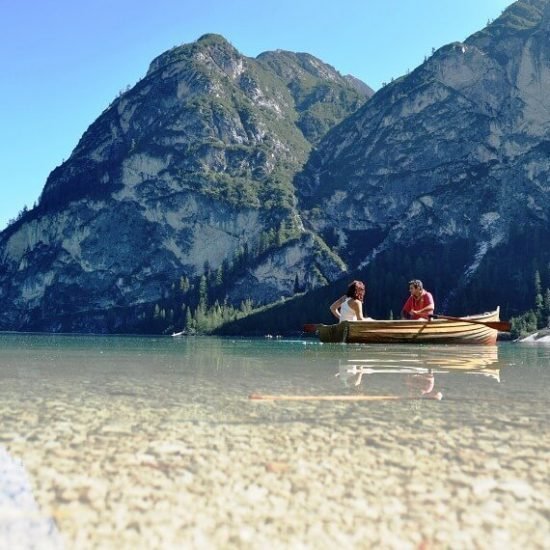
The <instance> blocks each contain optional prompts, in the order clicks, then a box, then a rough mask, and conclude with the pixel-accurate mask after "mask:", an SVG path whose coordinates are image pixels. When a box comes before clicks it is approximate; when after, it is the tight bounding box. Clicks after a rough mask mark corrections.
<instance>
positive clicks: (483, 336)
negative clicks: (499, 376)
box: [316, 308, 500, 346]
mask: <svg viewBox="0 0 550 550" xmlns="http://www.w3.org/2000/svg"><path fill="white" fill-rule="evenodd" d="M462 319H468V320H470V321H478V322H481V323H483V322H489V321H500V319H499V309H498V308H497V309H496V310H495V311H491V312H488V313H483V314H480V315H471V316H468V317H463V318H462ZM316 328H317V333H318V335H319V339H320V340H321V342H327V343H329V342H332V343H346V344H414V343H418V344H475V345H486V346H492V345H495V344H496V341H497V335H498V332H497V331H496V330H495V329H493V328H490V327H488V326H486V325H483V324H477V323H471V322H467V321H449V320H446V319H432V320H430V321H424V320H414V321H410V320H388V321H386V320H382V321H343V322H341V323H338V324H336V325H317V327H316Z"/></svg>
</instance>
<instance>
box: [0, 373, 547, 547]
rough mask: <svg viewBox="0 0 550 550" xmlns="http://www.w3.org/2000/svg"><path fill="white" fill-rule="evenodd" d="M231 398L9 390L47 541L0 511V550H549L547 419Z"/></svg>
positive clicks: (208, 391) (2, 441) (75, 383)
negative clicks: (17, 549)
mask: <svg viewBox="0 0 550 550" xmlns="http://www.w3.org/2000/svg"><path fill="white" fill-rule="evenodd" d="M222 382H224V386H225V391H224V393H223V395H220V391H219V388H220V385H219V381H218V382H217V383H216V381H213V380H210V381H205V380H198V379H197V380H194V381H193V380H187V381H186V383H185V385H179V384H178V383H176V382H175V381H174V380H171V379H170V378H169V377H166V378H165V379H164V380H157V381H155V382H149V383H147V384H146V383H142V384H136V383H135V381H134V382H132V383H130V382H126V381H124V380H121V379H116V380H114V381H113V380H105V381H104V383H102V384H99V383H98V382H97V381H87V380H85V379H71V378H64V379H63V380H49V379H47V378H45V379H44V380H43V381H42V382H40V383H38V382H35V383H33V384H30V385H29V384H26V382H25V379H24V378H21V379H18V378H13V379H11V380H7V381H4V388H3V390H2V399H1V400H0V417H1V419H2V423H1V427H0V449H3V451H2V452H3V454H2V455H0V459H2V460H0V467H1V465H2V463H3V465H4V470H3V472H4V473H3V476H4V480H6V479H8V478H9V476H12V482H13V483H20V484H21V483H23V484H24V483H25V481H24V480H27V482H28V483H29V486H30V491H31V493H32V499H34V503H35V504H33V503H32V499H31V500H29V501H28V502H27V503H19V519H21V518H26V519H27V520H28V521H31V520H32V521H34V522H35V523H34V525H35V529H37V530H38V531H36V533H39V534H38V535H36V537H34V538H33V537H32V536H31V540H29V537H28V536H27V538H25V537H24V536H23V535H20V536H21V538H20V539H17V536H18V535H17V533H15V534H14V529H16V527H14V523H13V517H12V516H10V513H11V512H10V513H8V508H7V507H6V506H4V507H3V508H2V507H1V506H0V547H5V544H6V541H8V542H9V541H12V542H13V540H19V542H20V544H21V547H28V548H58V547H59V548H61V547H64V548H68V549H73V548H78V549H80V548H85V549H95V548H101V549H105V548H117V549H126V548H128V549H130V548H131V549H135V548H176V547H177V548H223V549H231V548H238V549H241V548H250V549H252V548H292V549H306V548H308V549H309V548H312V549H313V548H315V549H325V548H326V549H331V550H332V549H333V548H334V547H335V546H337V547H342V548H390V549H393V548H395V549H400V550H402V549H409V548H410V549H422V550H427V549H432V548H434V549H436V548H453V549H455V548H464V549H466V548H467V549H476V548H480V549H481V548H483V549H485V548H506V549H513V548H518V549H519V548H521V549H523V548H529V549H537V548H540V549H543V548H548V540H549V539H548V535H549V526H550V525H549V518H550V496H549V486H548V464H549V463H550V452H549V437H548V425H549V424H548V413H547V410H548V407H547V402H544V401H543V400H541V399H539V398H535V399H533V398H532V396H529V399H526V400H525V402H521V401H520V402H518V403H516V404H515V405H514V406H510V404H509V403H505V402H502V401H499V400H498V399H497V398H496V397H494V398H493V397H492V396H491V395H489V396H485V397H486V398H484V399H473V398H471V400H470V401H469V400H468V398H464V399H460V400H458V399H456V400H453V399H452V398H449V399H447V397H448V396H449V394H450V393H451V392H449V391H444V398H443V400H442V401H433V400H432V401H406V400H404V401H397V402H396V401H391V402H390V401H388V402H372V403H369V402H361V403H359V402H358V403H353V402H351V403H350V402H347V403H339V402H328V403H326V402H305V403H301V402H254V401H250V400H248V398H247V396H248V395H249V393H250V390H251V389H252V388H250V387H248V386H247V385H246V384H242V383H238V382H234V383H232V382H231V380H229V379H227V380H224V381H222ZM484 383H485V382H484ZM486 384H487V387H489V384H493V386H494V383H493V382H491V381H487V382H486ZM291 388H292V384H291V383H289V387H288V388H279V389H280V390H283V389H284V390H286V391H285V393H289V392H290V390H291ZM255 389H257V390H261V389H262V388H255ZM481 395H482V396H483V391H482V392H481ZM496 395H497V394H495V396H496ZM2 461H3V462H2ZM10 465H11V466H10ZM14 465H15V466H14ZM22 480H23V481H22ZM11 504H13V502H12V503H11ZM38 511H39V512H38ZM49 520H52V521H53V524H54V526H55V530H52V529H51V524H50V523H48V521H49ZM41 525H42V527H41ZM44 525H46V526H49V527H47V528H46V531H47V532H46V533H45V534H44V531H43V529H44V527H43V526H44ZM25 529H26V533H27V534H28V533H29V532H31V531H29V529H28V528H25ZM41 529H42V531H41ZM9 537H12V538H11V539H10V538H9ZM14 537H16V538H15V539H14ZM26 545H28V546H26Z"/></svg>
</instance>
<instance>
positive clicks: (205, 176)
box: [0, 35, 366, 332]
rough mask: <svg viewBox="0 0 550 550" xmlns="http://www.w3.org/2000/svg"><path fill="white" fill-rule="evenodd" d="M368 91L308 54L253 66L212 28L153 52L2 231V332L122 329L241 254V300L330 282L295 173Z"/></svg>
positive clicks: (231, 293)
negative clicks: (306, 221)
mask: <svg viewBox="0 0 550 550" xmlns="http://www.w3.org/2000/svg"><path fill="white" fill-rule="evenodd" d="M365 99H366V96H365V93H364V92H359V91H358V90H357V85H356V84H353V85H352V84H351V83H350V82H349V81H348V79H346V78H345V77H343V76H342V75H340V74H339V73H338V72H337V71H336V70H334V69H333V68H332V67H330V66H328V65H326V64H324V63H322V62H321V61H320V60H318V59H316V58H314V57H312V56H310V55H307V54H294V53H290V52H282V51H277V52H268V53H264V54H262V55H260V56H259V57H258V58H257V59H251V58H247V57H244V56H242V55H241V54H239V52H237V51H236V50H235V49H234V48H233V47H232V46H231V45H230V44H229V43H228V42H227V41H226V40H225V39H224V38H222V37H221V36H218V35H205V36H203V37H201V38H200V39H199V40H198V41H197V42H195V43H193V44H188V45H184V46H181V47H177V48H174V49H172V50H170V51H168V52H166V53H164V54H162V55H161V56H159V57H158V58H157V59H155V60H154V61H153V62H152V63H151V65H150V67H149V71H148V73H147V75H146V76H145V77H144V78H143V79H142V80H141V81H140V82H139V83H138V84H136V85H135V86H134V87H133V88H132V89H131V90H129V91H127V92H126V93H124V94H122V95H121V96H119V97H118V98H117V99H116V100H114V101H113V103H112V104H111V105H110V106H109V108H108V109H106V111H105V112H103V113H102V114H101V116H99V118H98V119H97V120H96V121H95V122H94V123H93V124H92V125H91V126H90V127H89V128H88V130H87V131H86V132H85V133H84V135H83V136H82V138H81V140H80V142H79V143H78V145H77V147H76V148H75V150H74V151H73V153H72V155H71V157H70V158H69V160H68V161H67V162H65V163H64V164H63V165H61V166H59V167H57V168H56V169H55V170H54V171H53V172H52V173H51V174H50V176H49V178H48V181H47V182H46V185H45V187H44V190H43V192H42V196H41V198H40V201H39V205H38V207H37V208H35V209H34V210H32V211H31V212H28V213H27V214H25V215H24V216H23V217H22V219H20V220H18V221H17V222H16V223H15V224H13V225H12V226H10V227H9V228H7V229H6V230H5V231H4V232H3V233H2V234H0V306H1V307H0V329H25V330H29V329H34V330H53V331H60V330H64V331H73V330H78V331H100V332H104V331H123V330H130V331H131V330H134V329H135V328H136V327H135V326H134V325H135V322H136V319H138V318H139V317H143V316H146V315H147V314H148V312H150V311H151V309H152V307H153V306H154V305H155V304H156V303H158V302H159V301H161V300H162V299H163V298H165V297H166V295H167V292H169V290H170V288H171V286H172V285H173V284H174V282H175V281H178V280H179V279H180V278H181V277H185V278H188V279H190V280H193V278H197V277H200V276H201V274H203V273H204V272H205V271H207V270H210V271H211V270H216V269H218V268H219V267H220V266H221V265H222V263H223V262H224V260H227V259H229V260H232V259H233V258H235V257H236V256H239V255H240V254H241V253H242V251H243V249H244V248H246V249H247V251H248V254H247V260H248V262H247V265H246V266H245V269H241V272H242V273H241V274H240V275H239V274H238V273H234V274H233V276H232V280H231V283H230V284H227V285H226V288H225V289H224V290H225V294H226V295H227V297H228V298H229V299H230V300H236V301H237V302H236V303H237V304H238V300H242V299H243V298H244V297H245V295H249V294H252V295H253V298H254V301H255V303H257V304H258V303H259V304H262V303H265V302H266V301H269V300H271V299H280V297H281V296H290V295H292V294H293V292H294V286H295V274H296V273H301V274H303V275H301V276H300V279H301V284H302V285H305V287H311V288H313V287H315V286H318V285H319V284H325V283H326V282H327V281H330V280H333V279H334V278H336V277H338V276H339V275H341V274H342V273H343V272H344V270H345V265H344V263H343V262H342V261H341V259H340V258H338V257H337V256H336V255H334V254H332V253H330V251H329V250H328V248H327V247H326V246H323V243H322V242H321V241H320V239H318V238H317V237H315V236H314V235H313V234H311V233H310V232H309V231H306V230H305V229H304V227H303V225H302V222H301V218H300V214H299V212H298V210H297V208H296V202H297V200H296V197H295V192H294V187H293V185H292V179H293V177H294V175H295V173H296V172H297V171H299V170H300V169H301V167H302V166H303V164H304V163H305V162H306V160H307V158H308V155H309V152H310V150H311V148H312V146H313V145H315V144H316V143H317V142H318V141H319V140H320V139H321V138H322V137H323V136H324V134H325V133H326V131H327V130H329V129H330V128H332V127H333V126H334V125H335V124H337V123H339V122H340V121H341V120H342V119H343V118H345V117H346V116H348V115H349V114H351V113H352V112H354V111H355V110H356V109H357V108H358V107H360V106H361V105H362V104H363V103H364V101H365ZM273 266H277V268H276V269H274V268H273ZM225 267H226V269H227V265H226V266H225ZM268 272H269V273H268ZM252 285H253V292H252V293H250V292H248V293H247V292H246V288H249V289H250V288H252Z"/></svg>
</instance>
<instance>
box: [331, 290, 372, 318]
mask: <svg viewBox="0 0 550 550" xmlns="http://www.w3.org/2000/svg"><path fill="white" fill-rule="evenodd" d="M365 292H366V290H365V284H364V283H363V282H361V281H352V282H351V283H350V284H349V286H348V290H347V292H346V294H345V295H344V296H341V297H340V298H338V300H336V301H335V302H334V303H333V304H332V305H331V306H330V311H331V313H332V314H333V315H334V317H336V319H338V321H339V322H340V323H341V322H342V321H369V320H370V317H364V316H363V300H364V299H365Z"/></svg>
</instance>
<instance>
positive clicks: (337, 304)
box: [330, 296, 347, 320]
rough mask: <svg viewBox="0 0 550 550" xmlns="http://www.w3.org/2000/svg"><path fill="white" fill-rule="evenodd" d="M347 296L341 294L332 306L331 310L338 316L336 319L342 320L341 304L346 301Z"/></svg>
mask: <svg viewBox="0 0 550 550" xmlns="http://www.w3.org/2000/svg"><path fill="white" fill-rule="evenodd" d="M346 298H347V296H341V297H340V298H338V300H336V302H334V303H333V304H332V305H331V306H330V312H331V313H332V314H333V315H334V317H336V319H338V320H340V311H339V310H340V306H341V305H342V304H343V303H344V301H345V299H346Z"/></svg>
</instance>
